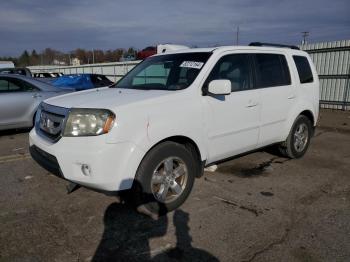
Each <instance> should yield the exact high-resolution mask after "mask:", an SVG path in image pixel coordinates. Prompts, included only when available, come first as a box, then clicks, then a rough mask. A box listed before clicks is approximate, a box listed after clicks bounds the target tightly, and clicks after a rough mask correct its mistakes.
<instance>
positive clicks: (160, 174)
mask: <svg viewBox="0 0 350 262" xmlns="http://www.w3.org/2000/svg"><path fill="white" fill-rule="evenodd" d="M195 159H196V158H195V157H194V156H193V155H192V154H191V152H190V151H189V150H188V149H187V148H186V147H185V146H183V145H181V144H178V143H175V142H170V141H167V142H164V143H161V144H159V145H157V146H155V147H154V148H153V149H151V150H150V151H149V152H148V153H147V154H146V156H145V157H144V159H143V160H142V162H141V164H140V166H139V168H138V170H137V172H136V176H135V180H134V183H133V187H132V190H131V192H130V193H131V194H132V195H131V197H130V198H131V200H132V202H133V204H134V205H135V206H136V207H137V209H138V210H139V211H140V210H141V212H146V213H148V212H149V213H151V214H154V215H164V214H166V213H167V212H170V211H172V210H174V209H176V208H178V207H179V206H180V205H181V204H183V203H184V202H185V200H186V199H187V197H188V196H189V194H190V192H191V190H192V187H193V183H194V179H195V176H196V171H197V166H196V164H197V163H196V161H195ZM171 163H172V164H171ZM181 174H182V175H181ZM175 177H176V178H175ZM166 188H167V189H168V190H167V191H166ZM180 190H181V191H180Z"/></svg>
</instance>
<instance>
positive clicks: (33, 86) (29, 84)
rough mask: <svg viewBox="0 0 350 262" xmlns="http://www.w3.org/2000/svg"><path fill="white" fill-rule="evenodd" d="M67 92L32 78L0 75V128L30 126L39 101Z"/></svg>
mask: <svg viewBox="0 0 350 262" xmlns="http://www.w3.org/2000/svg"><path fill="white" fill-rule="evenodd" d="M68 92H69V91H68ZM68 92H67V90H62V89H59V88H57V87H54V86H52V85H50V84H47V83H44V82H41V81H38V80H35V79H33V78H28V77H25V76H20V75H0V130H5V129H13V128H26V127H32V126H33V123H34V118H35V112H36V110H37V107H38V105H39V104H40V102H41V101H43V100H45V99H47V98H49V97H53V96H57V95H62V94H65V93H68Z"/></svg>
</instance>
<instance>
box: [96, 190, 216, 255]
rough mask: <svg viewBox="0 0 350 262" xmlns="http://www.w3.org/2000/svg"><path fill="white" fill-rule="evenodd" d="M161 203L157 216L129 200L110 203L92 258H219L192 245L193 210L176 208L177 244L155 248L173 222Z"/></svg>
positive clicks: (174, 218)
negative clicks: (154, 240) (153, 242)
mask: <svg viewBox="0 0 350 262" xmlns="http://www.w3.org/2000/svg"><path fill="white" fill-rule="evenodd" d="M145 199H151V196H150V197H149V198H145ZM152 199H153V195H152ZM147 201H150V200H147ZM152 204H153V203H152ZM158 205H160V206H159V210H160V212H159V213H160V215H159V216H156V217H154V216H153V217H152V216H149V215H145V214H144V212H143V213H140V212H137V211H136V209H135V207H134V206H133V205H131V204H128V203H127V202H126V203H125V202H124V203H123V202H121V203H112V204H111V205H109V206H108V208H107V209H106V211H105V214H104V219H103V220H104V232H103V235H102V239H101V241H100V243H99V245H98V247H97V249H96V252H95V254H94V257H93V258H92V261H94V262H97V261H219V260H218V259H217V258H215V257H214V256H213V255H211V254H209V253H208V252H206V251H204V250H200V249H197V248H194V247H192V244H191V243H192V237H191V236H190V233H189V230H190V228H189V226H188V222H189V214H188V213H186V212H184V211H182V210H176V211H175V212H174V215H173V223H174V226H175V235H176V247H174V248H171V247H168V245H165V246H161V247H159V248H154V249H153V250H151V248H150V240H151V239H152V238H158V237H162V236H165V235H166V233H167V229H168V223H169V221H168V216H167V215H164V214H165V210H164V208H165V207H164V205H161V204H158Z"/></svg>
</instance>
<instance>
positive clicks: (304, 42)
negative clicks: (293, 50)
mask: <svg viewBox="0 0 350 262" xmlns="http://www.w3.org/2000/svg"><path fill="white" fill-rule="evenodd" d="M301 34H302V36H303V41H302V42H301V44H302V45H306V43H307V37H308V36H309V34H310V32H309V31H304V32H301Z"/></svg>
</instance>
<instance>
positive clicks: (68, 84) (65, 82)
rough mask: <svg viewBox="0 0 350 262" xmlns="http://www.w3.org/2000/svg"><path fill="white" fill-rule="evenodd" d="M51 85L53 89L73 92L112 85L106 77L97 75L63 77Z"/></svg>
mask: <svg viewBox="0 0 350 262" xmlns="http://www.w3.org/2000/svg"><path fill="white" fill-rule="evenodd" d="M51 83H52V85H53V86H55V87H59V88H61V89H69V90H75V91H80V90H86V89H92V88H99V87H105V86H110V85H112V84H113V82H112V81H111V80H109V79H108V78H107V77H106V76H104V75H99V74H77V75H64V76H61V77H59V78H57V79H55V80H53V81H52V82H51Z"/></svg>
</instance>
